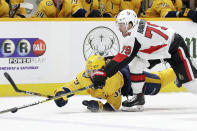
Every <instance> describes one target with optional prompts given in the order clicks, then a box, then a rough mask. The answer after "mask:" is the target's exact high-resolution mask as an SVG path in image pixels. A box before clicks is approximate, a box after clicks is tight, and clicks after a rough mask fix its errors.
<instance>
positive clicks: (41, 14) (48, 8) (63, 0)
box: [32, 0, 86, 18]
mask: <svg viewBox="0 0 197 131" xmlns="http://www.w3.org/2000/svg"><path fill="white" fill-rule="evenodd" d="M76 6H80V5H77V4H76V3H74V4H72V2H71V0H42V1H41V2H40V4H39V6H38V9H37V11H36V12H35V14H34V15H33V16H32V17H33V18H35V17H38V18H55V17H60V18H66V17H71V16H72V15H73V16H77V17H80V14H82V15H81V17H83V16H84V14H85V12H86V11H85V10H84V9H82V8H81V7H78V9H82V11H81V10H76V11H73V9H74V8H77V7H76Z"/></svg>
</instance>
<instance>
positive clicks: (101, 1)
mask: <svg viewBox="0 0 197 131" xmlns="http://www.w3.org/2000/svg"><path fill="white" fill-rule="evenodd" d="M76 1H77V0H76ZM107 1H109V0H92V1H91V0H78V4H79V6H78V8H83V9H85V10H86V11H87V12H86V17H87V16H88V15H89V13H90V12H91V11H92V10H99V11H100V12H101V15H103V14H104V13H105V11H106V4H107ZM78 8H75V9H74V12H76V10H78Z"/></svg>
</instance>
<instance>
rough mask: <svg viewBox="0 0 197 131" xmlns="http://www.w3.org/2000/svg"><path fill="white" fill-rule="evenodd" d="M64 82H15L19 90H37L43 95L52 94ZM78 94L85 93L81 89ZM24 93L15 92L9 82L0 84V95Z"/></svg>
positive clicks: (22, 94)
mask: <svg viewBox="0 0 197 131" xmlns="http://www.w3.org/2000/svg"><path fill="white" fill-rule="evenodd" d="M64 84H65V83H50V84H17V87H18V88H19V89H21V90H25V91H30V92H37V93H41V94H44V95H54V91H55V89H57V88H59V87H62V86H64ZM78 94H87V93H86V92H85V91H82V92H80V93H78ZM24 95H25V94H24V93H17V92H15V90H14V88H13V87H12V86H11V85H10V84H5V85H3V84H1V85H0V96H24Z"/></svg>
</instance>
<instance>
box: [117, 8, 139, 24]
mask: <svg viewBox="0 0 197 131" xmlns="http://www.w3.org/2000/svg"><path fill="white" fill-rule="evenodd" d="M129 22H132V24H133V27H135V26H136V25H137V23H138V17H137V15H136V13H135V11H133V10H129V9H127V10H123V11H121V12H120V13H119V14H118V16H117V17H116V23H117V24H121V23H124V24H125V25H126V26H128V24H129Z"/></svg>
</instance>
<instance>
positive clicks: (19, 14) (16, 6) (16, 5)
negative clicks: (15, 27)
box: [10, 0, 26, 18]
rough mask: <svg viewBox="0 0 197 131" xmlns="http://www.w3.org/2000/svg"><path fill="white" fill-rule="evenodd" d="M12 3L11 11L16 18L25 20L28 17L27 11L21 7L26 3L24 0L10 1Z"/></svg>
mask: <svg viewBox="0 0 197 131" xmlns="http://www.w3.org/2000/svg"><path fill="white" fill-rule="evenodd" d="M10 2H11V6H12V7H11V9H10V10H11V11H12V13H13V14H11V15H12V17H14V18H25V17H26V9H25V8H22V7H20V4H21V3H24V0H10Z"/></svg>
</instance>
